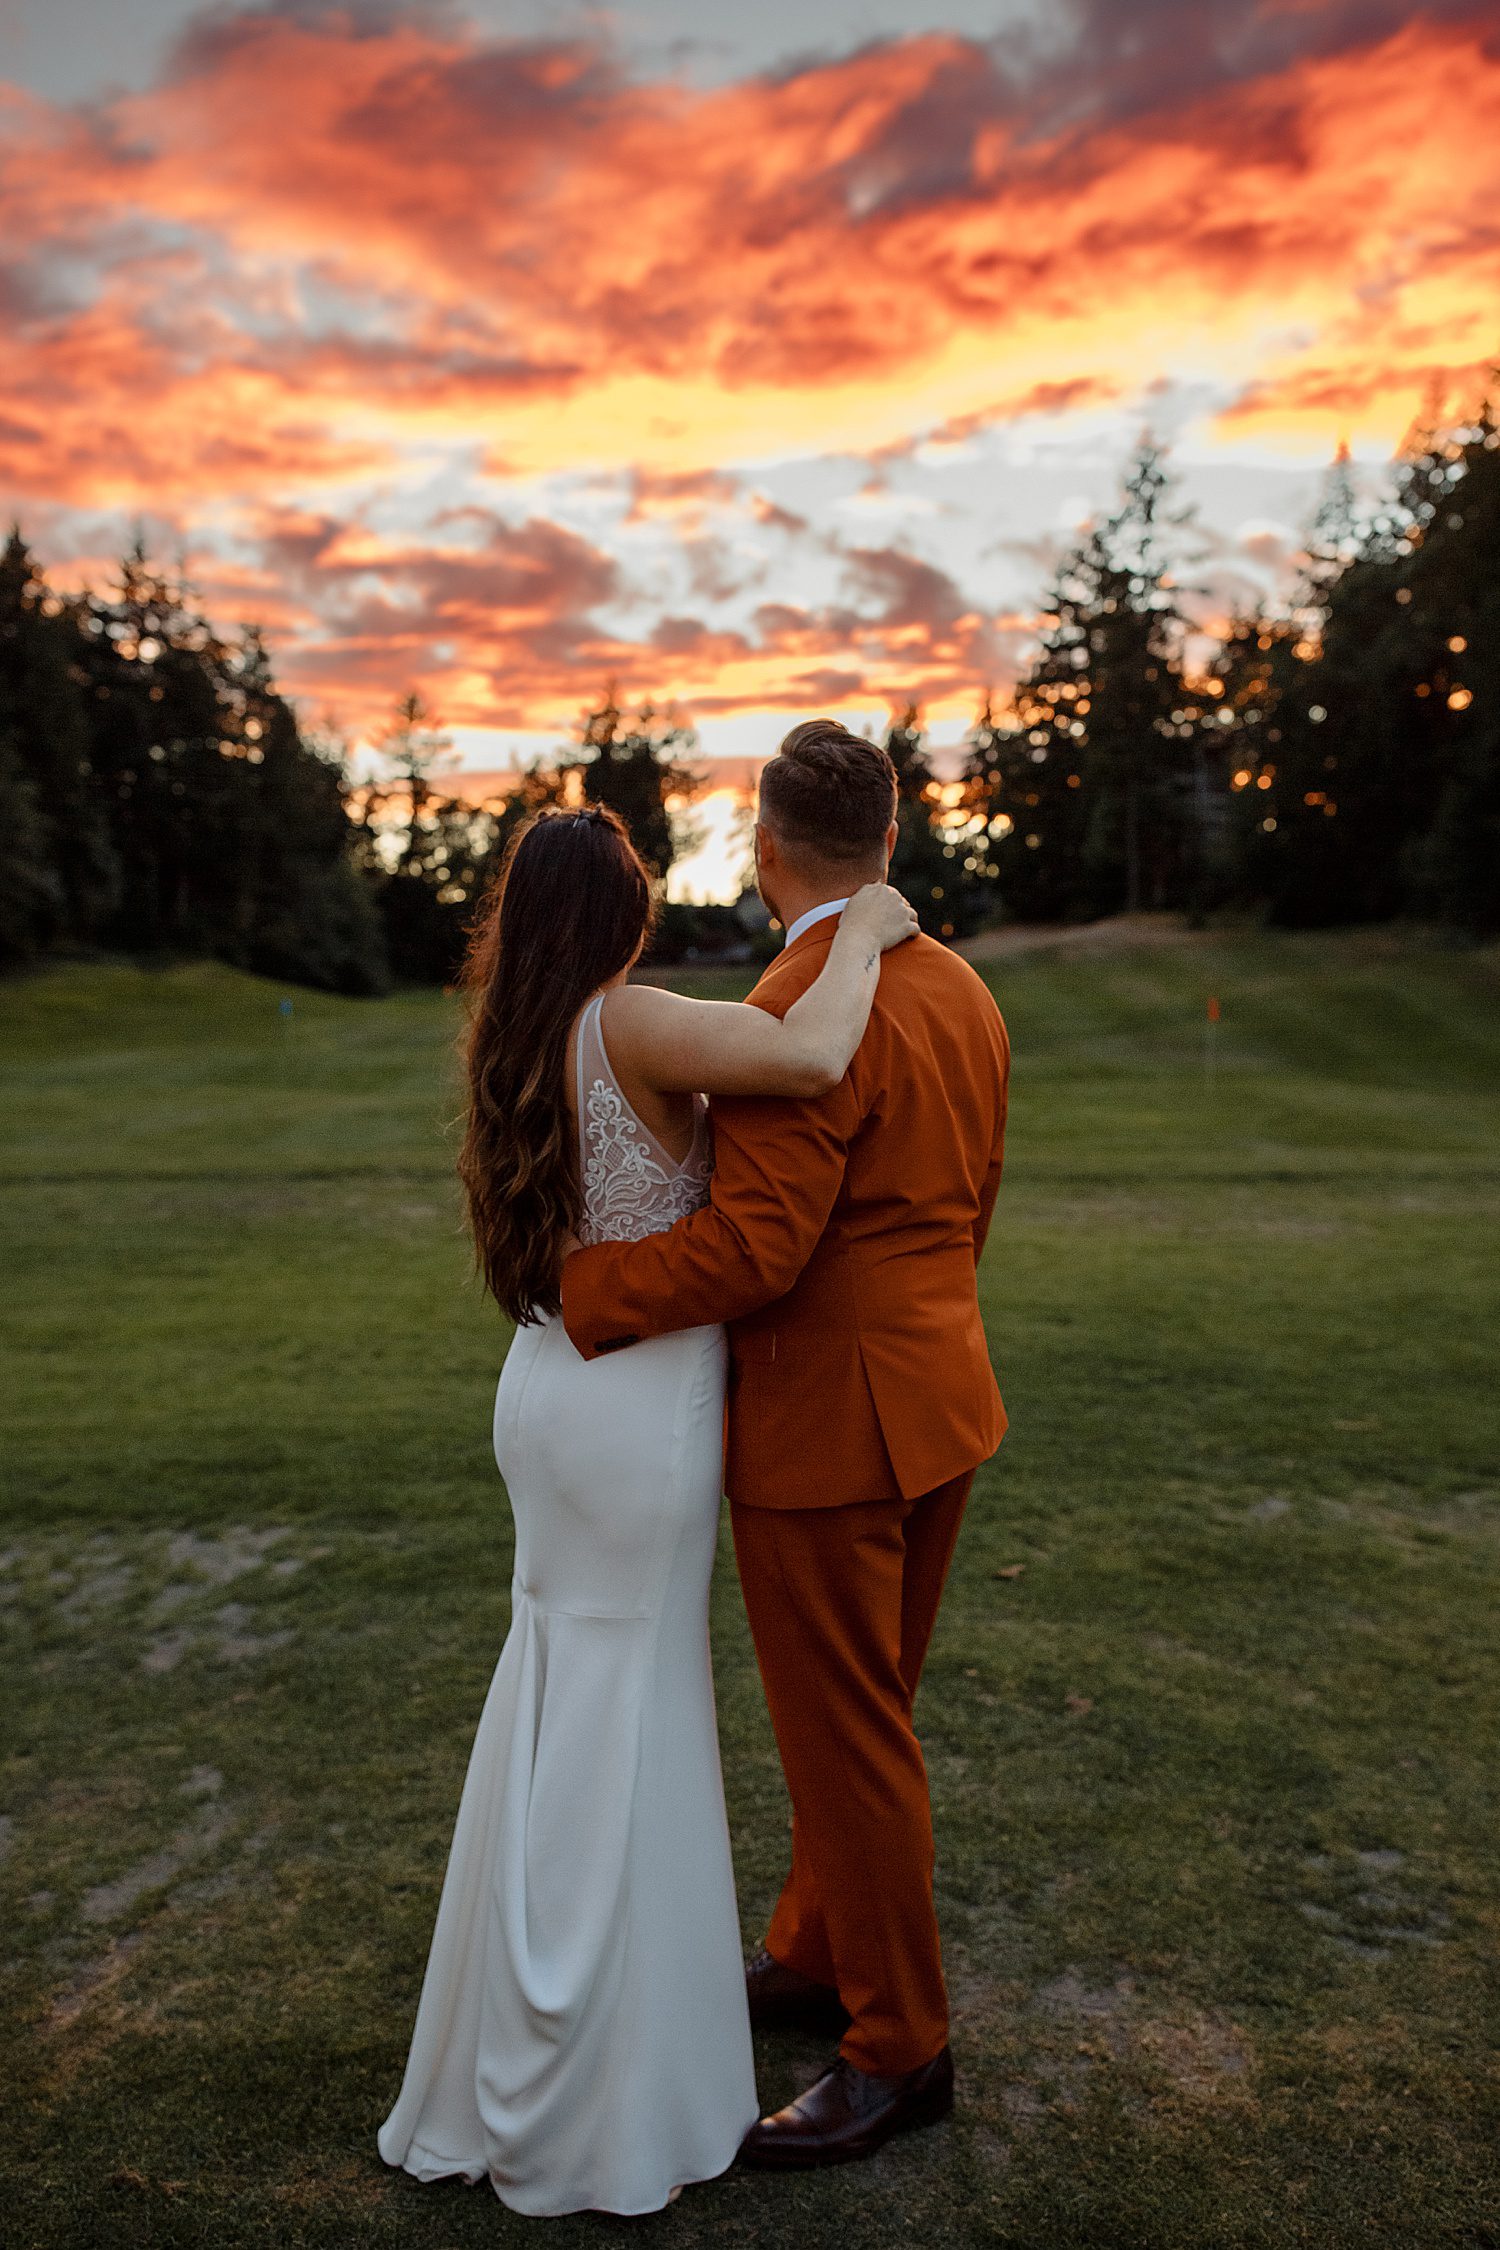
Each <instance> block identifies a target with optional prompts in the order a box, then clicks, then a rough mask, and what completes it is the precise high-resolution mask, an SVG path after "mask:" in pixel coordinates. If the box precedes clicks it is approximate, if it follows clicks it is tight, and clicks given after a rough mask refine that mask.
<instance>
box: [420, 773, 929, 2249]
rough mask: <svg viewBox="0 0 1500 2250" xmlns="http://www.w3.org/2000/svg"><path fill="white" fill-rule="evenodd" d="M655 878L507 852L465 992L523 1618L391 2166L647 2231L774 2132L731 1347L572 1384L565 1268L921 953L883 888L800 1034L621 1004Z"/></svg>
mask: <svg viewBox="0 0 1500 2250" xmlns="http://www.w3.org/2000/svg"><path fill="white" fill-rule="evenodd" d="M650 922H651V894H650V886H649V883H648V879H647V876H646V872H645V870H644V868H643V867H642V865H641V862H640V860H639V859H638V858H637V856H636V854H635V852H634V850H633V849H632V847H631V844H630V841H629V838H628V836H627V834H626V831H625V829H624V827H623V825H622V824H621V822H620V821H619V820H618V819H617V818H616V817H615V816H614V815H613V814H612V813H611V812H609V811H607V810H605V809H603V808H602V807H596V808H593V809H591V810H589V811H587V812H581V813H560V812H554V813H544V814H543V815H542V816H541V817H540V818H539V819H538V820H537V821H535V822H534V823H533V824H532V825H531V826H530V827H529V828H527V829H526V830H524V831H523V832H522V834H521V835H520V837H519V838H518V840H517V842H516V844H515V845H514V847H513V848H512V851H511V854H510V857H509V859H508V861H507V864H506V867H505V869H504V871H503V873H502V875H501V878H500V881H499V883H498V884H497V886H496V889H495V892H494V894H493V896H492V899H491V901H490V903H489V905H488V907H487V910H486V912H485V916H484V919H483V921H482V923H481V925H480V927H479V929H478V931H477V932H476V936H475V940H474V945H473V949H472V952H471V956H470V961H469V965H468V970H467V976H466V981H467V984H468V987H469V991H470V995H471V1005H472V1021H471V1028H470V1033H469V1042H468V1072H469V1091H470V1106H469V1121H468V1132H467V1137H466V1139H465V1142H464V1147H463V1153H462V1156H461V1158H460V1163H459V1170H460V1174H461V1176H462V1179H463V1184H464V1188H465V1190H466V1193H467V1197H468V1208H469V1222H470V1226H471V1228H472V1230H473V1235H474V1241H475V1247H476V1253H477V1257H478V1262H479V1265H480V1267H481V1269H482V1271H483V1274H484V1278H485V1281H486V1283H487V1284H488V1286H489V1288H490V1290H491V1291H492V1292H493V1294H494V1296H495V1298H496V1299H497V1301H498V1303H499V1304H500V1306H501V1307H502V1309H503V1310H504V1311H505V1312H507V1313H508V1314H509V1315H510V1316H511V1318H512V1319H513V1320H514V1321H515V1322H516V1323H517V1324H518V1325H517V1330H516V1336H515V1341H514V1342H513V1343H512V1345H511V1348H510V1352H509V1355H508V1357H507V1359H506V1361H505V1366H504V1371H503V1372H502V1374H501V1377H500V1385H499V1391H498V1393H497V1396H496V1399H495V1458H496V1460H497V1462H498V1463H499V1466H500V1470H501V1473H502V1474H503V1476H504V1478H505V1481H506V1485H507V1488H508V1491H509V1495H510V1504H511V1509H512V1512H513V1514H514V1517H515V1532H516V1546H515V1570H514V1577H513V1580H512V1586H511V1604H512V1608H511V1627H510V1632H509V1634H508V1636H507V1638H506V1642H505V1646H504V1648H503V1649H502V1651H501V1654H500V1661H499V1663H498V1665H497V1667H496V1670H495V1675H494V1679H493V1681H492V1683H491V1687H490V1691H489V1695H488V1698H487V1700H486V1702H485V1706H484V1710H483V1713H482V1715H481V1718H480V1721H479V1730H478V1733H477V1735H476V1737H475V1742H474V1748H473V1752H472V1755H471V1757H470V1761H469V1769H468V1774H467V1777H466V1779H465V1782H464V1787H463V1794H462V1797H461V1799H460V1803H459V1808H458V1819H457V1824H456V1827H455V1829H454V1836H453V1845H452V1850H451V1853H450V1856H449V1860H448V1870H447V1874H446V1876H445V1879H444V1882H443V1890H442V1896H441V1899H440V1902H439V1905H438V1913H437V1924H436V1927H435V1929H434V1932H433V1938H432V1949H431V1952H430V1954H429V1957H428V1962H427V1973H426V1977H425V1979H424V1982H423V1985H422V1996H421V2001H420V2004H419V2006H418V2010H417V2020H416V2028H415V2030H414V2032H413V2035H412V2042H411V2051H410V2055H409V2057H408V2060H407V2065H406V2076H405V2080H404V2083H403V2085H402V2088H401V2092H400V2096H399V2098H398V2099H397V2102H396V2105H395V2108H394V2109H393V2110H392V2111H391V2114H390V2116H389V2117H388V2118H387V2119H386V2122H385V2124H384V2125H383V2126H382V2127H381V2131H380V2153H381V2155H382V2156H383V2157H384V2158H385V2160H386V2162H387V2163H388V2164H392V2165H400V2166H403V2167H404V2168H405V2169H406V2170H407V2171H408V2172H411V2173H414V2174H415V2175H416V2177H417V2178H418V2179H420V2180H436V2179H442V2178H447V2177H451V2176H453V2175H455V2174H459V2175H461V2176H463V2177H464V2178H465V2179H467V2180H469V2181H471V2182H472V2181H475V2180H478V2179H481V2178H485V2177H488V2179H489V2180H490V2182H491V2184H492V2185H493V2187H494V2189H495V2192H496V2194H497V2195H498V2196H499V2197H500V2198H501V2200H502V2202H504V2203H506V2204H508V2205H509V2206H510V2207H511V2208H512V2209H513V2210H516V2211H523V2212H529V2213H533V2214H537V2215H542V2214H557V2213H562V2212H569V2211H581V2210H589V2209H593V2210H602V2211H610V2212H617V2213H621V2214H635V2213H640V2212H645V2211H654V2210H659V2209H660V2208H661V2207H662V2206H663V2205H664V2204H666V2203H668V2202H670V2201H671V2200H672V2198H673V2196H674V2195H675V2194H676V2193H677V2192H678V2191H679V2189H680V2188H681V2187H682V2186H684V2185H685V2184H686V2183H688V2182H691V2181H697V2180H705V2179H711V2178H713V2177H715V2176H716V2175H717V2174H718V2173H720V2172H722V2171H724V2170H725V2169H726V2167H727V2166H728V2165H729V2164H731V2163H732V2162H733V2160H734V2156H735V2153H736V2151H737V2149H738V2147H739V2144H740V2141H741V2140H742V2139H743V2137H744V2135H745V2133H746V2132H747V2131H748V2129H749V2128H750V2126H751V2125H753V2124H754V2122H755V2120H756V2116H757V2106H756V2099H755V2083H754V2076H753V2070H752V2063H751V2051H750V2027H749V2021H748V2016H747V2012H746V2001H745V1984H744V1972H743V1968H742V1966H741V1957H740V1940H739V1923H738V1918H737V1915H736V1910H735V1897H734V1878H733V1871H732V1868H731V1865H730V1857H729V1833H728V1828H727V1825H726V1822H725V1816H724V1794H723V1784H722V1780H721V1776H720V1770H719V1747H718V1737H717V1733H716V1731H715V1721H714V1703H713V1681H712V1675H711V1672H710V1669H709V1649H708V1589H709V1577H710V1572H711V1570H712V1566H713V1559H714V1552H715V1546H716V1541H717V1533H718V1517H719V1494H720V1486H721V1469H722V1446H723V1430H724V1381H725V1343H724V1332H723V1330H722V1328H719V1327H708V1328H692V1329H686V1330H682V1331H679V1332H678V1333H676V1334H674V1335H666V1336H658V1337H653V1338H651V1339H649V1340H647V1341H645V1342H643V1343H640V1344H637V1345H635V1346H634V1347H633V1348H632V1349H631V1350H629V1351H621V1352H616V1353H613V1354H610V1355H607V1356H605V1357H603V1358H600V1359H597V1360H593V1361H590V1362H587V1363H586V1362H585V1361H583V1360H582V1359H581V1358H580V1357H579V1355H578V1354H577V1352H576V1351H575V1350H574V1349H573V1346H572V1345H571V1343H570V1342H569V1341H568V1338H567V1335H566V1332H565V1331H564V1328H563V1325H562V1321H561V1319H560V1318H559V1317H558V1268H559V1262H560V1257H561V1253H562V1250H563V1247H564V1244H565V1242H566V1240H567V1238H568V1237H569V1235H570V1234H574V1233H576V1234H577V1235H578V1236H579V1237H580V1238H581V1239H582V1240H583V1241H585V1242H600V1241H620V1240H628V1239H635V1238H637V1237H639V1236H641V1235H644V1234H650V1233H655V1232H657V1231H658V1230H660V1229H663V1228H666V1227H669V1226H671V1224H672V1223H673V1221H674V1220H676V1219H678V1218H680V1217H682V1216H683V1215H684V1214H686V1213H687V1212H689V1211H692V1210H696V1209H697V1207H698V1206H699V1204H701V1203H703V1202H704V1201H706V1199H707V1195H708V1185H709V1174H710V1169H711V1163H712V1157H711V1150H710V1145H709V1132H708V1119H707V1108H706V1103H705V1101H704V1098H703V1097H704V1095H705V1094H706V1093H720V1094H782V1095H800V1096H809V1095H817V1094H820V1093H824V1092H826V1091H828V1090H829V1089H830V1088H831V1087H833V1086H836V1085H837V1084H838V1082H839V1080H840V1079H841V1078H842V1076H843V1074H844V1072H845V1070H846V1069H847V1067H848V1065H849V1062H850V1060H851V1059H852V1057H853V1054H854V1051H855V1048H856V1047H857V1046H858V1044H859V1041H860V1039H861V1037H862V1035H863V1033H864V1029H865V1024H866V1020H867V1018H868V1016H869V1012H870V1003H871V1001H872V999H873V998H874V994H875V986H876V982H877V979H878V976H879V957H880V954H881V952H882V951H883V950H885V949H887V948H889V947H890V946H892V945H897V944H899V943H900V942H901V941H902V940H903V939H904V938H907V937H909V936H911V935H912V934H913V932H914V931H915V928H916V921H915V917H914V916H913V914H912V912H911V910H910V908H909V907H908V906H907V905H906V903H905V901H904V900H903V899H901V898H900V897H899V896H898V895H897V893H896V892H894V891H892V890H889V889H887V888H886V887H885V886H884V885H881V884H870V885H868V886H867V887H866V888H865V889H863V890H861V891H859V892H858V893H856V895H855V897H854V898H853V900H852V901H851V902H850V904H849V906H848V908H847V910H846V911H845V914H844V917H843V921H842V923H841V925H840V928H839V931H838V934H837V936H836V937H835V939H834V942H833V945H832V947H831V949H830V951H829V955H828V960H827V964H826V966H825V967H824V969H823V972H822V974H821V975H820V976H819V978H818V979H817V981H816V983H815V984H814V985H813V986H812V987H811V988H810V990H809V991H808V992H806V993H805V994H804V995H803V997H802V998H801V999H800V1000H798V1001H797V1003H796V1005H795V1006H794V1007H792V1008H791V1009H789V1010H788V1012H787V1015H786V1017H785V1020H784V1021H781V1022H778V1021H777V1019H776V1018H775V1017H774V1016H772V1015H769V1014H767V1013H766V1012H765V1011H763V1010H762V1009H759V1008H752V1007H745V1006H743V1005H739V1004H737V1003H722V1002H717V1001H704V1000H690V999H685V998H683V997H682V996H680V995H678V994H675V993H671V992H666V991H661V990H658V989H655V988H653V987H650V986H645V985H639V986H632V985H629V984H627V982H626V979H627V976H628V974H629V971H630V969H631V967H632V966H633V964H634V963H635V962H636V961H637V960H638V959H639V957H640V954H641V950H642V947H643V946H644V944H645V941H646V937H647V934H648V931H649V927H650Z"/></svg>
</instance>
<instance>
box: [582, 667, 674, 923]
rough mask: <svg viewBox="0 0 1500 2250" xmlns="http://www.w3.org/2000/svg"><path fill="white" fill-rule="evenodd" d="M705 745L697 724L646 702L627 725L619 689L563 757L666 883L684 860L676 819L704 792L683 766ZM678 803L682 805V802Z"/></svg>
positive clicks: (585, 792)
mask: <svg viewBox="0 0 1500 2250" xmlns="http://www.w3.org/2000/svg"><path fill="white" fill-rule="evenodd" d="M696 745H697V737H696V735H695V734H694V733H693V731H692V729H691V728H690V727H686V726H683V725H681V724H680V723H679V722H678V721H677V720H676V719H675V718H673V717H672V716H671V715H670V714H668V715H666V716H660V715H658V713H657V711H656V708H655V706H654V705H653V704H651V703H649V702H647V703H642V704H641V705H640V707H639V710H638V711H637V713H636V716H635V718H634V720H633V721H629V722H627V720H626V718H625V715H624V713H623V712H622V711H621V709H620V706H619V704H618V702H617V701H616V699H615V693H614V690H613V688H611V689H610V691H609V693H608V694H607V695H606V696H605V699H604V701H603V703H601V704H600V705H599V707H598V709H597V710H595V711H590V712H589V713H588V714H587V715H586V716H585V717H584V718H583V720H582V721H581V722H580V725H579V736H578V746H577V749H576V750H575V751H574V752H573V753H572V754H571V755H570V756H564V757H563V758H561V759H560V760H559V763H558V771H559V773H560V774H561V775H562V776H563V777H564V780H565V781H566V779H567V777H568V776H569V775H570V774H572V775H576V776H577V778H578V785H579V786H580V787H581V788H582V791H583V795H584V797H585V799H586V800H587V801H588V802H589V803H590V804H595V805H608V806H609V807H610V808H611V810H612V811H614V812H617V813H618V814H619V815H620V818H621V819H622V820H623V821H624V823H625V825H626V827H627V828H628V829H629V830H630V834H631V839H632V841H633V842H634V844H635V848H636V850H637V851H638V852H639V853H640V855H641V857H642V859H643V860H644V861H645V863H646V865H647V867H648V868H649V869H650V870H651V873H652V874H653V875H654V876H655V877H656V878H657V880H658V881H661V880H663V879H664V878H665V876H666V872H667V869H668V868H669V867H670V866H671V864H672V862H673V860H674V859H675V858H676V856H677V853H678V849H679V843H680V841H681V830H680V827H679V826H678V825H677V821H676V819H675V818H674V816H677V815H680V811H681V807H682V806H683V805H685V804H686V803H687V802H688V800H689V799H690V798H691V797H692V796H693V795H694V794H695V793H696V791H697V788H698V776H697V775H696V774H695V773H694V772H693V770H692V769H691V767H689V766H686V765H684V764H683V762H682V760H683V757H684V755H686V754H688V753H690V752H691V751H692V750H693V749H694V748H696ZM674 800H675V802H674Z"/></svg>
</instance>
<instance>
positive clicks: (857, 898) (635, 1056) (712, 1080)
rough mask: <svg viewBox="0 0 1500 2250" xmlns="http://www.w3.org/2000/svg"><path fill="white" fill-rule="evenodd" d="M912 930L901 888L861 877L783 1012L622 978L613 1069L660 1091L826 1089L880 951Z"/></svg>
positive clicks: (611, 1004)
mask: <svg viewBox="0 0 1500 2250" xmlns="http://www.w3.org/2000/svg"><path fill="white" fill-rule="evenodd" d="M916 931H917V918H916V916H915V914H913V912H912V910H911V908H910V907H909V906H908V905H907V903H906V901H905V899H904V898H902V896H901V895H900V893H899V891H893V890H891V889H890V888H889V886H888V885H886V884H884V883H867V884H866V885H865V887H864V889H863V890H860V891H856V892H855V894H854V897H853V898H852V899H851V900H850V901H849V904H848V906H847V907H845V909H844V914H843V919H842V920H841V921H840V923H839V927H838V930H837V933H836V934H835V937H834V940H833V943H832V945H831V946H830V947H829V949H828V959H827V960H826V961H825V962H824V964H823V967H822V970H821V972H820V973H819V975H818V977H817V979H816V980H815V982H814V983H812V984H811V985H809V987H808V989H807V991H806V992H804V993H803V995H802V997H801V999H800V1000H797V1001H795V1002H794V1003H793V1005H792V1006H791V1007H790V1008H788V1010H787V1012H786V1014H785V1016H783V1017H781V1018H777V1017H776V1016H773V1015H770V1014H768V1013H767V1011H766V1010H765V1009H764V1008H750V1007H746V1006H745V1004H744V1003H743V1002H742V1001H738V1000H728V1001H725V1000H689V999H687V998H686V997H685V996H684V995H683V994H682V993H679V992H666V991H663V990H662V989H661V988H660V987H658V986H654V985H646V984H637V985H627V986H623V987H621V988H620V989H619V990H617V991H614V992H611V993H610V995H609V998H608V999H607V1000H606V1002H605V1037H606V1039H607V1040H608V1043H609V1049H610V1053H611V1055H612V1056H613V1058H614V1061H615V1065H616V1068H623V1069H624V1070H626V1071H627V1072H628V1073H629V1074H630V1075H631V1076H633V1077H635V1078H637V1079H640V1080H641V1081H643V1082H644V1084H646V1085H648V1086H654V1087H655V1088H656V1089H657V1091H658V1092H660V1093H664V1094H667V1093H682V1094H689V1093H703V1094H798V1095H804V1096H806V1095H816V1094H826V1093H827V1092H828V1091H829V1090H830V1088H832V1087H834V1086H836V1085H837V1084H838V1082H839V1080H840V1079H841V1078H842V1077H843V1075H844V1073H845V1071H846V1070H847V1069H848V1068H849V1065H850V1063H851V1062H852V1061H853V1059H854V1050H855V1049H856V1047H857V1046H858V1045H859V1043H860V1041H861V1039H862V1038H863V1037H864V1034H865V1025H866V1024H867V1023H868V1022H869V1020H870V1006H871V1003H872V1001H873V1000H874V998H875V987H876V985H877V983H878V982H879V980H880V956H881V954H882V953H884V952H887V951H888V950H889V949H890V947H891V946H893V945H900V944H902V943H904V941H905V940H906V939H907V938H909V937H914V936H915V935H916Z"/></svg>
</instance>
